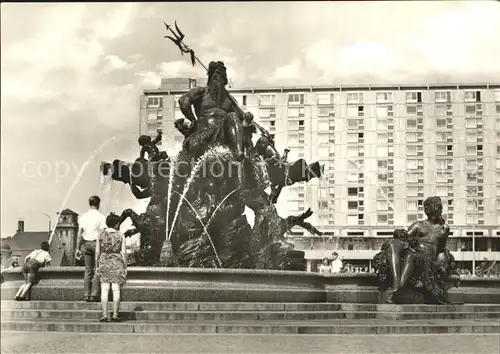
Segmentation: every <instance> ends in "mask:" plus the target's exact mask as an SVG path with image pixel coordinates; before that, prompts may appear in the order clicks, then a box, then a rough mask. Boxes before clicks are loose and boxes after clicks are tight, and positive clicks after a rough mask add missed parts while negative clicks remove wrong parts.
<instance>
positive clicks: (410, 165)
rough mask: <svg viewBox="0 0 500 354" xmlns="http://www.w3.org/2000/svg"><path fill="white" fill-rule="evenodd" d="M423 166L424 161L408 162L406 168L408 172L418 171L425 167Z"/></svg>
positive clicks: (409, 160) (410, 160)
mask: <svg viewBox="0 0 500 354" xmlns="http://www.w3.org/2000/svg"><path fill="white" fill-rule="evenodd" d="M423 165H424V161H423V160H416V159H407V160H406V168H407V169H408V170H417V169H418V168H419V167H423Z"/></svg>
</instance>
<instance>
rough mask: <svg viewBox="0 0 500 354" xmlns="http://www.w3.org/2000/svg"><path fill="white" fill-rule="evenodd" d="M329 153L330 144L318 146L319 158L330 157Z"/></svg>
mask: <svg viewBox="0 0 500 354" xmlns="http://www.w3.org/2000/svg"><path fill="white" fill-rule="evenodd" d="M329 155H330V148H329V147H328V146H326V147H319V148H318V159H320V160H321V159H328V157H329Z"/></svg>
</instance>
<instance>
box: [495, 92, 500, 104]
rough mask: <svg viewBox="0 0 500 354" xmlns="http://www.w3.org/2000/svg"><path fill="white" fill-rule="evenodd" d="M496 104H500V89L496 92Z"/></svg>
mask: <svg viewBox="0 0 500 354" xmlns="http://www.w3.org/2000/svg"><path fill="white" fill-rule="evenodd" d="M495 102H500V89H496V90H495Z"/></svg>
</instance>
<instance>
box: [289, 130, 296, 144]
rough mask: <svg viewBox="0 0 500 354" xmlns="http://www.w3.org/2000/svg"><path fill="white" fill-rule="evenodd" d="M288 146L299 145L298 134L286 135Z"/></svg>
mask: <svg viewBox="0 0 500 354" xmlns="http://www.w3.org/2000/svg"><path fill="white" fill-rule="evenodd" d="M288 144H289V145H299V134H291V133H290V134H288Z"/></svg>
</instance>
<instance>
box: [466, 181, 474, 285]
mask: <svg viewBox="0 0 500 354" xmlns="http://www.w3.org/2000/svg"><path fill="white" fill-rule="evenodd" d="M466 189H467V191H468V192H469V191H471V192H473V194H472V203H473V205H474V209H473V214H472V215H473V217H472V220H473V221H472V275H476V216H477V212H476V210H477V199H476V197H477V187H470V188H466Z"/></svg>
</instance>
